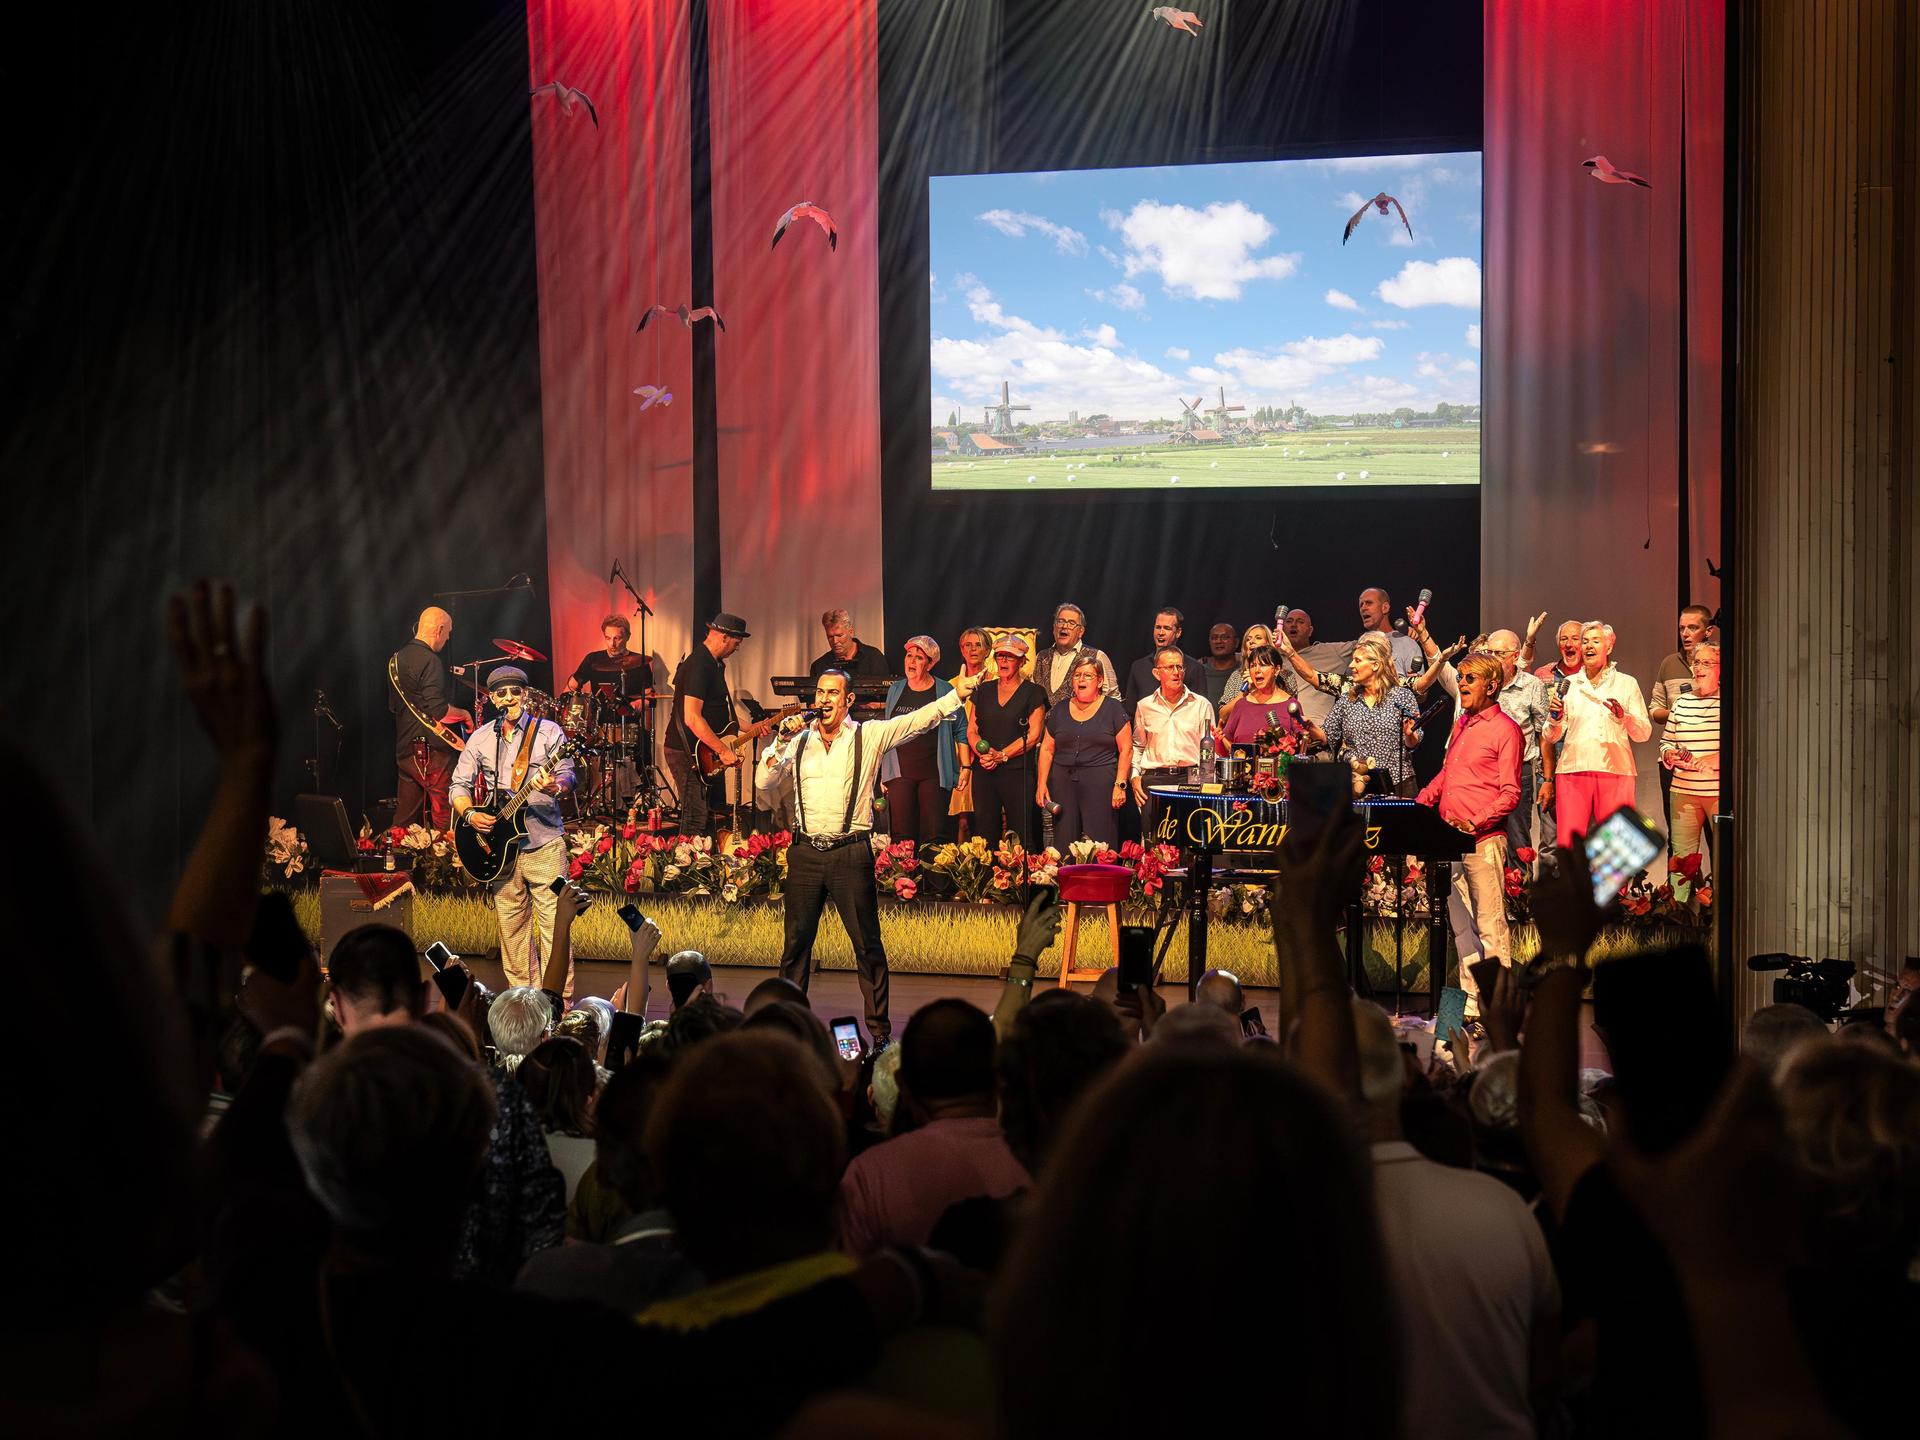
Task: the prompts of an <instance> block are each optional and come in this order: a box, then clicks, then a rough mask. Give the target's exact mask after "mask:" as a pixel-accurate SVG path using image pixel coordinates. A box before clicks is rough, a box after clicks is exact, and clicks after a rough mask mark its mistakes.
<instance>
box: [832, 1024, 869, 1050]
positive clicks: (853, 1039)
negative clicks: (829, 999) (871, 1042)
mask: <svg viewBox="0 0 1920 1440" xmlns="http://www.w3.org/2000/svg"><path fill="white" fill-rule="evenodd" d="M829 1028H830V1029H831V1030H832V1031H833V1048H834V1049H835V1050H837V1051H838V1052H839V1053H840V1058H841V1059H842V1060H860V1059H863V1058H865V1056H866V1053H867V1042H866V1041H865V1040H863V1039H862V1038H861V1036H860V1022H859V1021H858V1020H856V1019H854V1018H853V1016H851V1015H842V1016H840V1017H839V1018H838V1019H836V1020H834V1021H832V1022H831V1024H830V1026H829Z"/></svg>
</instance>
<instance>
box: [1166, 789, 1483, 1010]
mask: <svg viewBox="0 0 1920 1440" xmlns="http://www.w3.org/2000/svg"><path fill="white" fill-rule="evenodd" d="M1151 793H1152V795H1153V797H1154V799H1155V801H1156V802H1157V806H1158V817H1157V819H1156V821H1155V824H1154V830H1153V834H1152V836H1151V837H1150V838H1151V839H1152V841H1153V842H1154V843H1155V844H1162V845H1176V846H1178V847H1179V848H1180V852H1181V857H1182V859H1183V860H1184V861H1185V862H1186V868H1187V991H1188V994H1189V995H1191V994H1192V993H1193V992H1194V990H1195V989H1196V988H1197V987H1198V986H1199V983H1200V976H1201V975H1202V974H1203V973H1204V972H1205V971H1206V968H1207V923H1208V912H1207V894H1208V892H1209V891H1210V890H1212V888H1213V886H1214V885H1215V884H1216V883H1222V882H1224V883H1227V884H1236V883H1245V882H1248V881H1254V880H1269V879H1271V878H1272V877H1273V876H1274V875H1275V874H1276V873H1277V868H1278V867H1277V862H1276V860H1275V852H1276V851H1277V850H1278V849H1279V848H1280V842H1281V841H1282V840H1283V839H1285V838H1286V833H1287V823H1288V816H1287V801H1285V800H1283V799H1281V800H1273V799H1267V798H1265V797H1263V796H1260V795H1255V794H1250V793H1243V792H1240V791H1236V790H1229V789H1227V788H1226V787H1224V786H1221V785H1156V786H1154V787H1152V790H1151ZM1353 811H1354V814H1356V815H1357V816H1359V818H1360V823H1361V824H1362V825H1363V826H1365V827H1366V837H1367V853H1368V854H1369V855H1384V856H1387V857H1389V858H1392V859H1396V860H1401V861H1404V860H1406V859H1408V858H1417V859H1419V860H1421V861H1422V862H1424V863H1425V864H1426V866H1427V893H1428V895H1430V896H1433V897H1436V898H1437V899H1438V902H1439V903H1437V904H1433V905H1430V906H1429V907H1428V911H1429V920H1428V942H1427V955H1428V956H1429V958H1430V963H1429V964H1428V966H1427V976H1428V1003H1429V1005H1430V1006H1431V1005H1432V1004H1433V1003H1434V1001H1435V1000H1436V999H1437V998H1438V996H1439V985H1440V982H1441V978H1442V977H1443V976H1444V975H1445V974H1446V964H1445V959H1446V954H1447V941H1448V939H1449V936H1448V933H1447V923H1446V908H1447V907H1446V899H1445V897H1446V894H1447V890H1448V887H1449V886H1450V885H1451V883H1452V876H1451V873H1450V872H1451V864H1452V862H1453V861H1455V860H1458V859H1459V858H1460V857H1461V856H1463V855H1465V854H1466V853H1467V848H1468V844H1469V838H1468V837H1467V836H1465V835H1463V834H1461V833H1460V832H1459V831H1458V830H1455V829H1454V828H1453V827H1452V826H1451V825H1448V824H1447V823H1446V822H1445V821H1443V820H1442V819H1441V818H1440V817H1439V816H1438V815H1437V814H1435V813H1434V812H1433V810H1431V809H1430V808H1428V807H1427V806H1425V805H1421V804H1419V803H1417V802H1415V801H1412V800H1402V799H1400V798H1398V797H1397V796H1391V795H1366V796H1362V797H1360V798H1359V799H1357V800H1355V801H1354V802H1353ZM1403 908H1404V907H1399V906H1396V907H1395V909H1396V911H1398V910H1401V909H1403ZM1405 925H1406V919H1405V916H1404V915H1400V916H1399V917H1398V918H1397V919H1396V921H1395V953H1396V954H1399V953H1401V951H1402V941H1403V938H1404V933H1405ZM1362 935H1363V925H1362V921H1361V917H1360V897H1359V896H1357V895H1356V896H1354V898H1353V903H1352V906H1351V908H1350V909H1349V911H1348V915H1347V967H1348V970H1349V972H1350V974H1351V976H1352V979H1353V982H1354V988H1355V989H1356V990H1357V991H1359V992H1360V993H1361V994H1363V995H1364V994H1366V993H1368V985H1367V981H1366V968H1365V962H1364V961H1363V959H1362V955H1361V943H1362Z"/></svg>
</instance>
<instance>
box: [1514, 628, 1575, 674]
mask: <svg viewBox="0 0 1920 1440" xmlns="http://www.w3.org/2000/svg"><path fill="white" fill-rule="evenodd" d="M1580 631H1581V625H1580V622H1579V621H1578V620H1569V621H1567V622H1566V624H1564V625H1562V626H1561V627H1560V628H1559V629H1558V630H1556V631H1554V632H1553V643H1554V644H1555V645H1556V646H1557V647H1558V648H1559V651H1560V658H1559V659H1557V660H1549V661H1548V662H1547V663H1546V664H1544V665H1542V666H1540V667H1538V668H1537V669H1536V670H1535V671H1534V672H1533V673H1534V674H1536V675H1538V676H1539V677H1540V678H1541V679H1542V680H1544V681H1546V682H1547V684H1549V685H1551V684H1553V682H1554V681H1556V680H1571V679H1572V678H1573V677H1574V676H1575V675H1578V674H1579V673H1580ZM1524 648H1525V652H1526V653H1525V654H1524V655H1523V656H1522V657H1521V660H1520V663H1521V664H1523V665H1524V664H1526V663H1528V661H1530V660H1531V659H1532V658H1533V635H1532V634H1531V633H1529V634H1528V635H1527V643H1526V646H1525V647H1524Z"/></svg>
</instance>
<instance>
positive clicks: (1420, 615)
mask: <svg viewBox="0 0 1920 1440" xmlns="http://www.w3.org/2000/svg"><path fill="white" fill-rule="evenodd" d="M1432 603H1433V591H1431V590H1422V591H1421V592H1420V599H1419V601H1418V602H1417V603H1416V604H1415V605H1414V607H1413V623H1414V624H1415V625H1418V624H1420V623H1421V622H1422V621H1423V620H1425V619H1426V618H1427V606H1429V605H1431V604H1432Z"/></svg>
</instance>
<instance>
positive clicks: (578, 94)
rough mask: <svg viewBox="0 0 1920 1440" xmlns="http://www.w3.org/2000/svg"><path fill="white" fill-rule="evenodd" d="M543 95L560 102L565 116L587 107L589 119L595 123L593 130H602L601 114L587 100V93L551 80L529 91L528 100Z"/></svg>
mask: <svg viewBox="0 0 1920 1440" xmlns="http://www.w3.org/2000/svg"><path fill="white" fill-rule="evenodd" d="M541 95H551V96H553V98H554V99H556V100H558V101H559V102H560V109H561V111H562V112H563V113H564V114H567V115H572V114H573V113H574V112H575V111H577V110H578V109H579V108H580V107H581V106H582V105H584V106H586V107H587V118H588V119H589V120H591V121H593V128H594V129H596V130H598V129H599V128H600V112H599V111H597V110H595V109H594V108H593V101H591V100H589V99H588V98H587V92H586V91H584V90H576V89H574V88H573V87H572V86H571V85H562V84H561V83H560V82H559V81H558V80H549V81H548V82H547V83H546V84H544V85H542V86H539V87H538V88H537V89H533V90H529V91H528V92H527V98H528V99H529V100H531V99H535V98H537V97H538V96H541Z"/></svg>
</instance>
